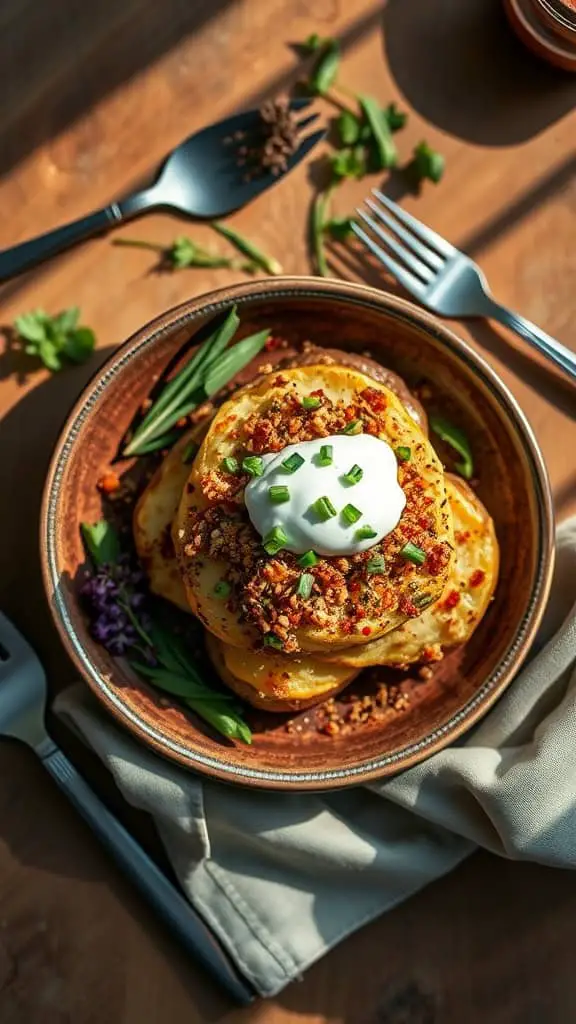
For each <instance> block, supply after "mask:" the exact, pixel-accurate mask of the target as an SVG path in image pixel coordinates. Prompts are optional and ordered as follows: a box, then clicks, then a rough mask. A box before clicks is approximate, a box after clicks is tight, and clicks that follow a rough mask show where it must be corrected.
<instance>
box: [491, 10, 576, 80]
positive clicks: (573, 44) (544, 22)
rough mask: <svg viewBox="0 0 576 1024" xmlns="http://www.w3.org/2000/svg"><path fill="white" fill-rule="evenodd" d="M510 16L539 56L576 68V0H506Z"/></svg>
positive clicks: (514, 25)
mask: <svg viewBox="0 0 576 1024" xmlns="http://www.w3.org/2000/svg"><path fill="white" fill-rule="evenodd" d="M504 7H505V9H506V13H507V15H508V19H509V21H510V24H511V25H512V28H513V29H514V31H515V32H516V34H517V35H518V36H519V37H520V39H521V40H522V42H523V43H525V45H526V46H528V47H529V48H530V49H531V50H532V51H533V52H534V53H536V54H537V55H538V56H539V57H543V58H544V59H545V60H547V61H549V62H550V63H551V64H554V65H555V66H556V67H559V68H563V69H564V70H565V71H576V0H504Z"/></svg>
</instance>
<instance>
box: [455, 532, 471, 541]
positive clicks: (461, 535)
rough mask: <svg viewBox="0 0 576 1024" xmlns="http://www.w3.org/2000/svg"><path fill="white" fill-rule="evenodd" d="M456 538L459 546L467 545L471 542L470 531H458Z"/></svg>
mask: <svg viewBox="0 0 576 1024" xmlns="http://www.w3.org/2000/svg"><path fill="white" fill-rule="evenodd" d="M454 537H455V540H456V541H457V543H458V544H465V543H466V541H468V540H470V530H456V532H455V534H454Z"/></svg>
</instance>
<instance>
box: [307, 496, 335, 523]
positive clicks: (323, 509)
mask: <svg viewBox="0 0 576 1024" xmlns="http://www.w3.org/2000/svg"><path fill="white" fill-rule="evenodd" d="M312 508H313V509H314V511H315V513H316V515H317V516H318V518H319V519H321V520H322V522H326V520H327V519H333V518H334V516H335V515H336V509H335V508H334V505H333V504H332V502H331V501H330V498H328V497H326V495H324V496H323V497H322V498H318V499H317V500H316V501H314V502H313V503H312Z"/></svg>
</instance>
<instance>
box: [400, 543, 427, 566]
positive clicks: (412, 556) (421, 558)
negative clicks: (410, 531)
mask: <svg viewBox="0 0 576 1024" xmlns="http://www.w3.org/2000/svg"><path fill="white" fill-rule="evenodd" d="M400 554H401V555H402V558H405V559H406V561H407V562H413V563H414V565H424V562H425V561H426V552H425V551H423V550H422V548H419V547H418V545H417V544H413V543H412V541H410V540H409V541H408V543H407V544H405V545H404V547H403V548H400Z"/></svg>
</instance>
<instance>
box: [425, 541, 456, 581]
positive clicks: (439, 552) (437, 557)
mask: <svg viewBox="0 0 576 1024" xmlns="http://www.w3.org/2000/svg"><path fill="white" fill-rule="evenodd" d="M449 561H450V547H449V545H448V544H446V543H442V544H435V545H434V547H433V548H432V550H431V551H429V552H428V558H427V561H426V567H427V569H428V572H429V573H430V575H431V576H439V575H440V573H441V572H442V570H443V569H445V568H446V566H447V565H448V563H449Z"/></svg>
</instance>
